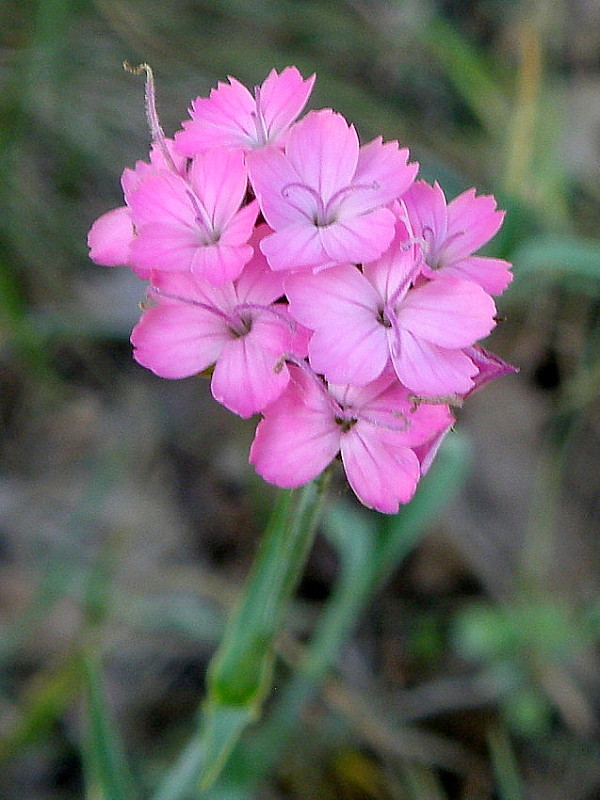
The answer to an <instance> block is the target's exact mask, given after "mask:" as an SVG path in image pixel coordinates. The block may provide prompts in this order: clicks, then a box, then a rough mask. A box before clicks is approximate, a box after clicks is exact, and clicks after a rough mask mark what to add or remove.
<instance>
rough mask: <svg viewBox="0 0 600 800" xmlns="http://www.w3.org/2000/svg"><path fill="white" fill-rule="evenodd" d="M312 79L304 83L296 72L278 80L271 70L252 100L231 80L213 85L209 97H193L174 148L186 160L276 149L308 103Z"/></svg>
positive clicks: (286, 72)
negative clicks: (217, 151)
mask: <svg viewBox="0 0 600 800" xmlns="http://www.w3.org/2000/svg"><path fill="white" fill-rule="evenodd" d="M314 82H315V76H314V75H312V76H311V77H310V78H307V79H306V80H304V79H303V78H302V75H301V74H300V72H299V71H298V70H297V69H296V67H286V68H285V69H284V70H283V72H282V73H281V74H279V75H278V74H277V72H276V71H275V70H274V69H273V70H271V72H270V73H269V75H268V76H267V78H266V80H265V82H264V83H263V84H262V86H260V87H258V86H257V87H256V88H255V89H254V97H253V96H252V95H251V94H250V92H249V91H248V89H246V87H245V86H243V85H242V84H241V83H239V81H236V79H235V78H231V77H230V78H229V83H219V84H218V86H217V88H216V89H212V90H211V93H210V97H207V98H204V97H197V98H196V100H194V101H193V102H192V107H191V109H190V116H191V118H192V119H191V120H189V121H186V122H184V123H183V128H184V130H183V131H179V132H178V133H177V134H176V135H175V142H176V144H177V148H178V149H179V151H180V152H181V153H184V154H185V155H187V156H195V155H197V154H198V153H201V152H203V151H204V150H208V149H209V148H212V147H231V148H240V149H242V150H252V149H254V148H256V147H264V146H265V145H269V144H270V145H274V144H282V143H283V140H284V138H285V136H286V134H287V132H288V130H289V128H290V126H291V124H292V123H293V122H294V120H295V119H296V117H298V115H299V114H300V113H301V111H302V109H303V108H304V106H305V105H306V103H307V101H308V97H309V95H310V93H311V91H312V87H313V84H314Z"/></svg>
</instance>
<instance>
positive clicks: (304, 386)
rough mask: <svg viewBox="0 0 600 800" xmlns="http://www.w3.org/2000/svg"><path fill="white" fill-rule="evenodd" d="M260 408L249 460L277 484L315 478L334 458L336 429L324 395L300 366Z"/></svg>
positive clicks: (337, 441)
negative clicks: (273, 398)
mask: <svg viewBox="0 0 600 800" xmlns="http://www.w3.org/2000/svg"><path fill="white" fill-rule="evenodd" d="M290 372H291V373H292V380H291V381H290V383H289V384H288V386H287V388H286V389H285V391H284V392H283V394H282V395H281V396H280V397H279V399H278V400H276V401H275V402H274V403H272V404H271V405H270V406H268V407H267V408H266V409H265V411H264V419H263V420H262V421H261V422H259V424H258V428H257V429H256V436H255V437H254V441H253V442H252V447H251V448H250V458H249V460H250V463H251V464H254V466H255V468H256V471H257V472H258V474H259V475H262V477H263V478H264V479H265V480H267V481H269V482H270V483H274V484H275V485H276V486H282V487H286V488H293V487H295V486H301V485H302V484H304V483H307V482H308V481H310V480H312V479H313V478H316V477H317V475H320V474H321V472H323V470H324V469H325V468H326V467H327V466H328V464H329V463H330V462H331V461H332V460H333V459H334V458H335V456H336V454H337V452H338V451H339V447H340V428H339V426H338V425H337V424H336V423H335V420H334V418H333V415H332V413H331V409H330V407H329V405H328V403H327V399H326V397H325V396H324V394H321V392H319V390H318V389H317V388H315V387H314V386H313V385H312V382H311V381H310V379H309V378H307V377H306V376H305V375H304V374H303V373H302V372H301V371H300V370H298V369H294V368H290Z"/></svg>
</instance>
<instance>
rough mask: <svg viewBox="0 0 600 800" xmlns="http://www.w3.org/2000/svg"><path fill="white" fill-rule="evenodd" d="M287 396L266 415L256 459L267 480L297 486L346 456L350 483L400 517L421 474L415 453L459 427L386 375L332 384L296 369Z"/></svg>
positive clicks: (365, 499)
mask: <svg viewBox="0 0 600 800" xmlns="http://www.w3.org/2000/svg"><path fill="white" fill-rule="evenodd" d="M290 372H291V376H292V377H291V380H290V383H289V384H288V386H287V388H286V390H285V391H284V392H283V394H282V395H281V396H280V397H279V399H278V400H276V401H275V402H274V403H272V404H271V405H270V406H268V407H267V408H266V409H265V410H264V412H263V419H262V421H261V422H260V423H259V424H258V428H257V431H256V437H255V439H254V442H253V444H252V447H251V450H250V462H251V463H252V464H254V466H255V467H256V470H257V472H258V473H259V474H260V475H262V476H263V477H264V478H265V479H266V480H268V481H270V482H271V483H274V484H276V485H277V486H283V487H295V486H300V485H302V484H303V483H306V482H307V481H309V480H311V479H312V478H315V477H316V476H317V475H319V474H320V473H321V472H322V471H323V470H324V469H325V467H327V465H328V464H329V463H330V462H331V461H332V459H333V458H335V456H336V455H337V454H338V453H340V455H341V460H342V463H343V465H344V470H345V472H346V476H347V478H348V482H349V483H350V486H351V487H352V489H353V491H354V492H355V494H356V496H357V497H358V498H359V500H360V501H361V502H362V503H363V504H364V505H366V506H368V507H370V508H376V509H378V510H379V511H384V512H386V513H394V512H396V511H397V510H398V505H399V504H400V503H407V502H408V501H409V500H410V498H411V497H412V496H413V494H414V492H415V489H416V487H417V483H418V481H419V478H420V475H421V465H420V461H419V457H418V456H417V454H416V452H415V448H417V447H424V446H426V445H428V444H430V443H431V442H433V441H435V440H437V439H438V437H439V436H440V435H441V434H442V433H445V432H446V431H447V430H448V429H449V427H450V426H451V425H452V422H453V417H452V415H451V414H450V411H449V409H448V407H447V406H442V405H419V406H415V405H414V403H412V402H411V400H410V398H409V395H408V392H407V391H406V389H405V388H404V387H402V386H401V385H400V384H399V382H398V381H397V380H396V379H395V376H394V375H393V373H389V372H388V373H386V374H385V375H382V376H380V377H379V378H377V380H375V381H372V382H371V383H370V384H367V385H366V386H360V387H358V386H352V385H348V384H346V385H334V384H329V385H327V384H326V383H324V382H323V381H321V380H320V379H319V378H317V377H316V376H315V375H311V374H310V372H307V371H306V370H303V369H299V368H298V367H290Z"/></svg>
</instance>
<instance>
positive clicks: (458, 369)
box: [391, 330, 477, 397]
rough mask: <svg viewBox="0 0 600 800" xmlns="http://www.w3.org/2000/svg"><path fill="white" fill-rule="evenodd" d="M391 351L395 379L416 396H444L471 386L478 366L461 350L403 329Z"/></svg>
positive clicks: (461, 391) (466, 390) (464, 390)
mask: <svg viewBox="0 0 600 800" xmlns="http://www.w3.org/2000/svg"><path fill="white" fill-rule="evenodd" d="M391 354H392V362H393V364H394V369H395V370H396V374H397V375H398V378H399V379H400V381H401V382H402V383H403V384H404V385H405V386H406V387H407V388H408V389H410V390H411V392H413V393H414V394H416V395H420V396H424V397H427V396H429V397H446V396H448V395H453V394H465V392H468V391H469V390H470V389H472V387H473V381H472V378H473V376H474V375H476V374H477V367H476V366H475V365H474V364H473V362H472V361H471V359H470V358H468V357H467V356H466V355H465V353H464V352H463V351H462V350H446V349H444V348H441V347H438V346H437V345H435V344H431V343H429V342H427V341H425V340H424V339H419V338H416V337H415V336H413V335H412V334H411V333H410V332H409V331H406V330H404V331H401V334H400V346H399V348H396V347H395V346H392V347H391Z"/></svg>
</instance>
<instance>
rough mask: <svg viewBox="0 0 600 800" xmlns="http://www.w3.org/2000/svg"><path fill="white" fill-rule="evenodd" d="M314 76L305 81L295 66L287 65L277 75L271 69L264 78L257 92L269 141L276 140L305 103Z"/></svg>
mask: <svg viewBox="0 0 600 800" xmlns="http://www.w3.org/2000/svg"><path fill="white" fill-rule="evenodd" d="M315 77H316V76H315V75H311V77H310V78H307V79H306V80H304V78H303V77H302V75H301V74H300V72H299V71H298V69H296V67H286V68H285V69H284V70H283V71H282V72H281V73H280V74H279V75H278V74H277V72H276V71H275V70H274V69H273V70H271V72H270V73H269V74H268V76H267V77H266V79H265V81H264V83H263V85H262V86H261V87H260V89H259V90H258V92H257V94H259V98H260V100H259V105H260V112H261V114H262V115H263V117H264V120H265V123H266V127H267V131H268V134H269V142H270V143H271V144H272V143H274V142H277V141H278V140H279V138H280V137H281V135H282V134H283V133H285V131H286V130H287V129H288V128H289V126H290V125H291V124H292V122H293V121H294V120H295V119H296V117H297V116H298V115H299V114H300V112H301V111H302V109H303V108H304V106H305V105H306V103H307V102H308V98H309V96H310V93H311V91H312V88H313V85H314V82H315Z"/></svg>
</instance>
